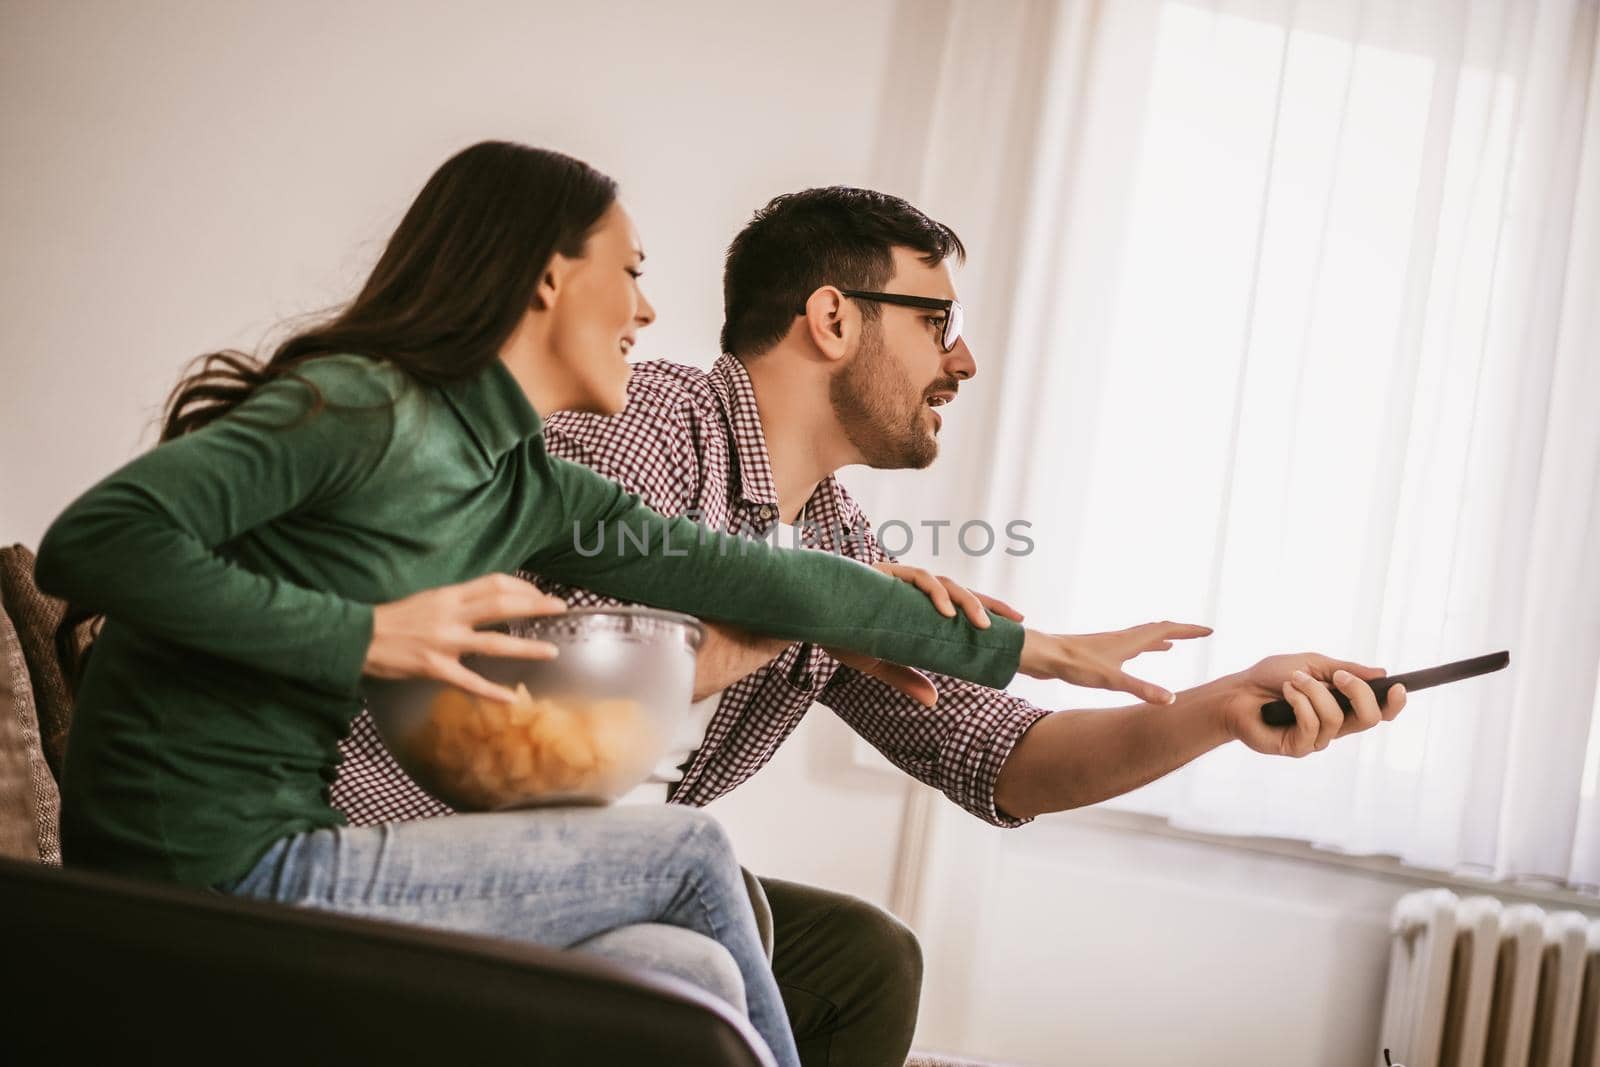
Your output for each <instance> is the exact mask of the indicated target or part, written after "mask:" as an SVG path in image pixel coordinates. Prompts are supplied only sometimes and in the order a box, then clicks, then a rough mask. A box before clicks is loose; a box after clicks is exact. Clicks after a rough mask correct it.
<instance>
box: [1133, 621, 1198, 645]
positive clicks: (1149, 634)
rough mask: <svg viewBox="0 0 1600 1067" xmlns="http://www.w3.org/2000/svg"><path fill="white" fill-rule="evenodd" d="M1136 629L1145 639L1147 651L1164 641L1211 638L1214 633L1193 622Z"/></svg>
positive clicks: (1150, 623)
mask: <svg viewBox="0 0 1600 1067" xmlns="http://www.w3.org/2000/svg"><path fill="white" fill-rule="evenodd" d="M1134 629H1135V630H1136V631H1138V632H1139V635H1140V636H1141V637H1142V638H1144V641H1145V645H1146V649H1147V650H1149V649H1152V648H1154V647H1155V646H1156V645H1157V644H1158V643H1159V642H1162V641H1168V642H1170V641H1187V640H1190V639H1192V638H1196V637H1210V636H1211V634H1212V633H1213V632H1214V631H1213V630H1212V629H1211V627H1209V626H1201V625H1200V624H1199V623H1193V622H1147V623H1145V624H1144V625H1143V626H1135V627H1134Z"/></svg>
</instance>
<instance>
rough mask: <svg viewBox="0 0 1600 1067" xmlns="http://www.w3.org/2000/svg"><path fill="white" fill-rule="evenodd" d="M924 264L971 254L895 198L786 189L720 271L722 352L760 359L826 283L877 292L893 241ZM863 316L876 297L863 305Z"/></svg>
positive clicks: (835, 189) (887, 271)
mask: <svg viewBox="0 0 1600 1067" xmlns="http://www.w3.org/2000/svg"><path fill="white" fill-rule="evenodd" d="M897 247H898V248H909V249H910V250H911V251H913V252H917V253H919V254H920V255H921V257H922V261H923V262H924V263H926V264H928V266H930V267H931V266H935V265H937V264H939V263H941V262H943V261H944V260H946V259H948V258H950V257H952V256H954V257H955V258H956V260H957V261H958V262H959V261H960V260H964V259H965V258H966V255H967V250H966V248H965V247H964V246H963V245H962V244H961V238H959V237H957V236H956V234H955V231H954V230H952V229H950V227H948V226H946V225H945V224H944V223H942V222H935V221H934V220H933V219H930V218H929V217H928V216H926V215H924V214H923V213H922V212H920V211H918V210H917V209H916V208H914V207H912V206H911V205H910V204H909V203H907V202H906V201H904V200H902V199H900V198H899V197H898V196H890V195H889V194H888V193H877V192H873V191H872V190H871V189H852V188H850V187H849V186H845V185H830V186H827V187H825V188H821V189H806V190H804V191H802V192H798V193H785V194H784V195H782V196H779V197H776V198H774V199H773V200H772V202H771V203H769V204H767V206H766V207H764V208H762V209H761V210H760V211H757V212H756V214H755V217H754V218H752V219H751V220H750V224H749V225H748V226H746V227H745V228H744V229H743V230H740V231H739V235H738V236H737V237H735V238H734V239H733V243H732V244H730V245H729V246H728V260H727V265H726V266H725V267H724V268H723V272H722V304H723V320H722V350H723V351H724V352H732V353H733V354H735V355H737V356H741V357H743V356H756V355H760V354H761V353H763V352H765V351H767V350H768V349H770V348H771V347H772V346H773V345H776V344H777V343H778V342H779V341H781V340H783V338H784V335H785V334H787V333H788V332H789V327H790V326H791V325H793V324H794V320H795V316H796V315H797V314H798V313H799V309H800V308H801V307H802V306H804V304H805V302H806V300H807V298H809V297H810V296H811V294H812V293H814V292H816V290H817V289H818V288H820V287H821V286H824V285H837V286H838V287H839V288H841V289H881V288H882V287H883V285H884V283H885V282H887V281H888V280H889V278H890V276H891V275H893V273H894V253H893V250H894V249H895V248H897ZM861 313H862V315H863V317H865V318H867V319H875V318H877V316H878V313H879V308H878V305H877V304H874V303H871V302H864V303H863V304H862V305H861Z"/></svg>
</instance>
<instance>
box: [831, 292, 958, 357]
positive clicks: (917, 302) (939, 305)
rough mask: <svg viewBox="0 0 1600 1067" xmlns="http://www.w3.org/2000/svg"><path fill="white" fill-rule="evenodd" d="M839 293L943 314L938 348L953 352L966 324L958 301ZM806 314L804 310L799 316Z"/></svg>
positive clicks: (897, 294) (882, 294)
mask: <svg viewBox="0 0 1600 1067" xmlns="http://www.w3.org/2000/svg"><path fill="white" fill-rule="evenodd" d="M839 292H841V293H843V294H844V295H845V296H848V297H852V298H854V299H856V300H871V301H874V302H876V303H879V304H898V305H899V306H901V307H908V308H924V309H926V310H928V311H942V312H944V330H943V332H941V333H940V335H939V347H940V348H941V349H943V350H944V351H946V352H950V351H953V350H954V349H955V347H956V344H957V342H959V341H960V340H961V327H962V326H963V325H965V324H966V313H965V312H964V311H962V309H961V301H959V300H943V299H940V298H939V297H933V296H910V295H908V294H906V293H874V292H869V291H867V290H865V289H840V290H839ZM805 313H806V311H805V308H803V307H802V308H801V309H800V314H802V315H804V314H805Z"/></svg>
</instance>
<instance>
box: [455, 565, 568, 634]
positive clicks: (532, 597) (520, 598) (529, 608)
mask: <svg viewBox="0 0 1600 1067" xmlns="http://www.w3.org/2000/svg"><path fill="white" fill-rule="evenodd" d="M461 593H462V598H461V609H462V618H463V620H464V621H465V622H467V623H468V624H470V625H472V626H477V625H479V624H481V623H486V622H504V621H506V620H507V619H518V618H524V617H527V616H530V615H558V614H560V613H561V612H563V611H566V610H567V602H566V601H564V600H562V599H561V598H560V597H554V596H551V595H550V594H549V593H546V592H544V591H543V590H542V589H540V588H539V587H538V586H536V585H534V584H533V583H532V582H528V581H524V580H523V579H521V578H513V577H512V576H511V575H509V574H486V575H484V576H483V577H482V578H477V579H474V580H473V581H471V582H467V583H465V584H464V585H463V587H462V589H461Z"/></svg>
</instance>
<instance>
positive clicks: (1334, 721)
mask: <svg viewBox="0 0 1600 1067" xmlns="http://www.w3.org/2000/svg"><path fill="white" fill-rule="evenodd" d="M1290 681H1291V682H1292V683H1293V684H1294V687H1295V688H1296V689H1299V690H1300V692H1302V693H1304V694H1305V695H1306V696H1307V697H1308V698H1309V699H1310V700H1311V707H1312V710H1313V711H1315V712H1316V715H1317V738H1316V741H1315V743H1314V745H1313V747H1314V748H1315V749H1316V751H1318V752H1321V751H1322V750H1323V749H1325V748H1327V747H1328V746H1329V745H1331V744H1332V743H1333V739H1334V738H1335V737H1338V736H1339V732H1340V731H1341V730H1343V729H1344V709H1343V708H1341V707H1340V706H1339V704H1338V702H1337V701H1336V700H1334V699H1333V694H1332V693H1331V692H1329V691H1328V687H1327V686H1326V685H1323V684H1322V683H1321V682H1319V681H1318V680H1317V679H1315V678H1313V677H1312V676H1311V675H1310V674H1308V673H1307V672H1305V671H1295V672H1294V675H1293V677H1292V678H1291V679H1290Z"/></svg>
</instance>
